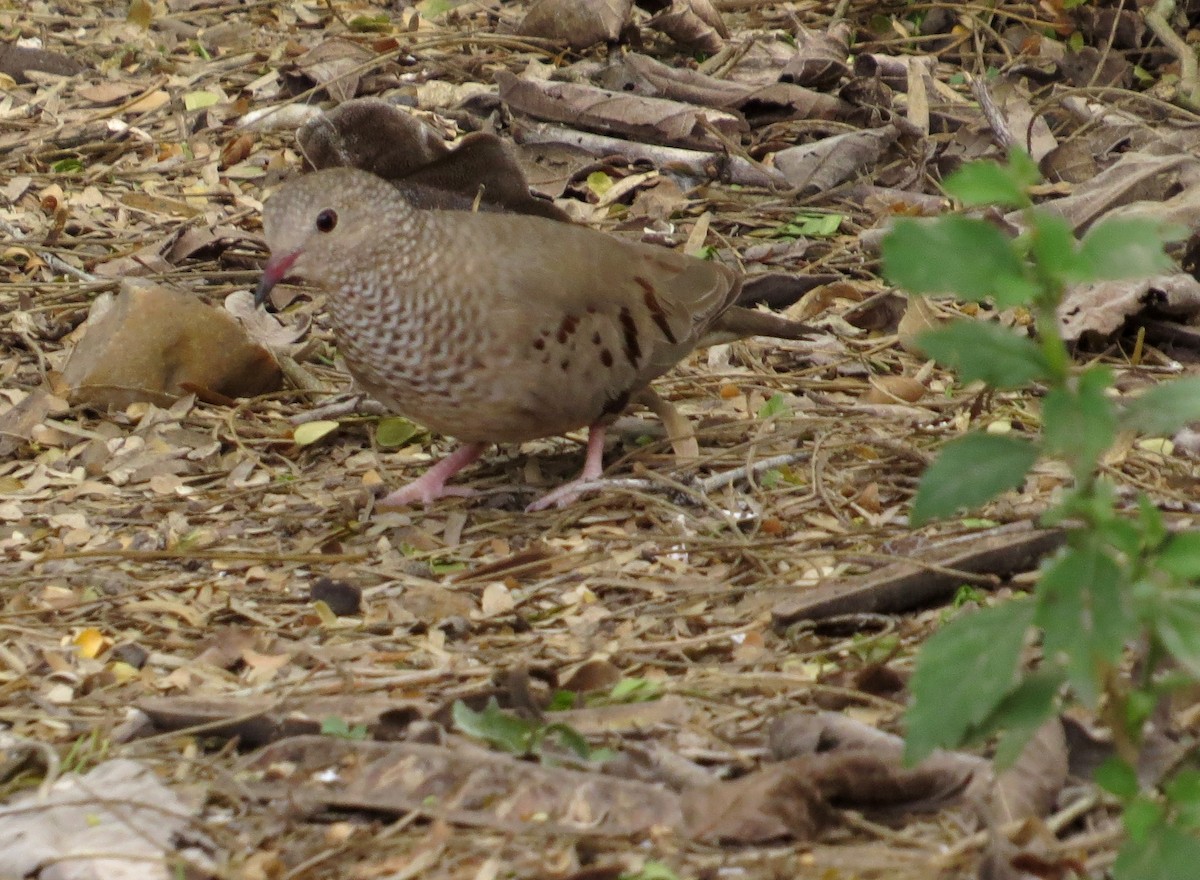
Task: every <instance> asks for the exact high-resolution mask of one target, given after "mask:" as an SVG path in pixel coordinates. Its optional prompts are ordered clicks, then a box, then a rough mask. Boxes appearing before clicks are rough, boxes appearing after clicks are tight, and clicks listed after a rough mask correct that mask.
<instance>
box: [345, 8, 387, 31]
mask: <svg viewBox="0 0 1200 880" xmlns="http://www.w3.org/2000/svg"><path fill="white" fill-rule="evenodd" d="M350 30H352V31H355V32H357V33H366V34H386V33H390V32H391V30H392V20H391V19H390V18H388V17H387V15H386V14H385V13H382V12H381V13H380V14H379V15H356V16H355V17H354V18H352V19H350Z"/></svg>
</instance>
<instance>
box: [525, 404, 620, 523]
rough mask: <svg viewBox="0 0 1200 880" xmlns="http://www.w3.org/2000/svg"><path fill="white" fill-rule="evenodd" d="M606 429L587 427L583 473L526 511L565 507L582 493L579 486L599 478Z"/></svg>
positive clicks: (597, 426) (602, 469) (602, 463)
mask: <svg viewBox="0 0 1200 880" xmlns="http://www.w3.org/2000/svg"><path fill="white" fill-rule="evenodd" d="M606 430H607V428H605V426H604V425H592V426H591V427H590V428H588V444H587V460H586V461H584V463H583V473H581V474H580V475H579V476H578V477H577V478H576V479H574V480H572V481H571V482H569V483H563V485H561V486H559V487H558V488H557V489H555V490H554V491H553V492H550V493H549V494H547V495H543V496H542V497H541V498H539V499H538V500H537V501H535V502H533V503H532V504H530V505H529V506H528V507H526V508H525V512H526V513H530V512H532V511H534V510H545V509H546V508H547V507H566V506H567V505H568V504H573V503H574V502H575V501H576V499H578V498H579V496H580V495H582V494H583V492H582V491H580V488H579V487H580V486H582V485H584V484H585V483H593V482H595V481H596V480H598V479H600V475H601V474H603V473H604V433H605V431H606Z"/></svg>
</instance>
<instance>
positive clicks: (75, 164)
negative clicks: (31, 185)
mask: <svg viewBox="0 0 1200 880" xmlns="http://www.w3.org/2000/svg"><path fill="white" fill-rule="evenodd" d="M50 170H51V171H53V172H54V173H55V174H75V173H77V172H79V171H82V170H83V162H81V161H80V160H78V159H59V160H58V161H57V162H55V163H54V164H53V165H51V166H50Z"/></svg>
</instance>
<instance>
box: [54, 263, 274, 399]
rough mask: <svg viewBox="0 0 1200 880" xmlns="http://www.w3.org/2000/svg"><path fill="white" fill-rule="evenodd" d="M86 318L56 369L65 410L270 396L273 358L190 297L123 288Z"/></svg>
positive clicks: (230, 320) (229, 320) (229, 321)
mask: <svg viewBox="0 0 1200 880" xmlns="http://www.w3.org/2000/svg"><path fill="white" fill-rule="evenodd" d="M100 302H101V301H100V300H97V304H96V305H95V306H93V308H92V314H91V315H90V316H89V317H88V321H87V325H86V328H85V333H84V336H83V338H82V339H81V340H80V341H79V342H78V344H77V345H76V346H75V348H74V350H73V351H72V352H71V354H70V357H69V358H68V360H67V363H66V366H65V367H64V368H63V379H64V381H65V383H66V385H67V389H68V391H67V398H68V400H69V401H70V402H71V403H72V404H87V405H89V406H95V407H102V408H104V407H107V408H114V407H115V408H123V407H126V406H128V405H129V404H131V403H134V402H135V401H149V402H151V403H155V404H158V405H160V406H168V405H170V404H171V402H172V401H174V400H176V399H177V398H179V397H182V396H183V395H185V394H190V393H195V394H196V395H197V396H198V397H200V398H201V399H215V400H219V399H222V398H233V397H254V396H256V395H259V394H264V393H266V392H268V391H274V390H277V389H278V388H279V387H280V386H281V384H282V374H281V373H280V370H279V365H278V363H276V361H275V358H274V357H273V356H272V355H271V353H270V352H269V351H267V350H266V349H265V348H263V347H262V346H260V345H258V344H257V343H255V342H254V341H253V340H252V339H251V338H250V337H249V335H248V334H247V333H246V330H245V329H244V328H243V327H242V325H241V324H239V323H238V322H237V320H235V319H234V318H233V317H232V316H230V315H229V314H228V313H227V312H224V311H222V310H221V309H217V308H213V307H212V306H210V305H207V304H206V303H204V302H202V301H201V300H199V299H198V298H196V297H195V296H194V295H192V294H190V293H184V292H182V291H177V290H171V289H170V288H167V287H162V286H159V285H141V284H133V283H126V284H124V285H123V286H122V289H121V292H120V293H119V294H118V295H117V296H116V297H115V298H113V299H112V300H111V301H109V302H107V303H106V304H105V305H101V304H100Z"/></svg>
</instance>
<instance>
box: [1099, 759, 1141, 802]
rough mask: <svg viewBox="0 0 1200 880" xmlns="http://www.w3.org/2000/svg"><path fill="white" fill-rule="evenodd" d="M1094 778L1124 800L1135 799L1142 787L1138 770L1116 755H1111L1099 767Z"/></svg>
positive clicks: (1104, 787) (1108, 790) (1102, 786)
mask: <svg viewBox="0 0 1200 880" xmlns="http://www.w3.org/2000/svg"><path fill="white" fill-rule="evenodd" d="M1092 779H1093V781H1094V782H1095V783H1096V784H1097V785H1098V786H1100V787H1101V788H1103V789H1104V790H1105V791H1107V792H1109V793H1110V794H1114V795H1116V796H1117V797H1119V798H1120V799H1121V800H1123V801H1129V800H1133V798H1135V797H1136V796H1137V793H1138V790H1139V789H1140V788H1141V786H1140V784H1139V783H1138V778H1137V771H1136V770H1134V769H1133V768H1132V767H1130V766H1129V764H1128V763H1127V762H1126V761H1123V760H1121V759H1120V758H1118V757H1117V756H1116V755H1113V756H1111V757H1109V758H1108V759H1107V760H1106V761H1105V762H1104V763H1103V764H1101V765H1100V766H1099V767H1097V768H1096V772H1095V773H1094V774H1093V776H1092Z"/></svg>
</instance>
